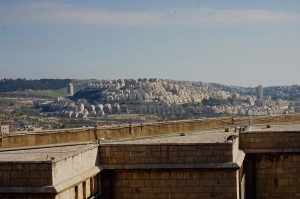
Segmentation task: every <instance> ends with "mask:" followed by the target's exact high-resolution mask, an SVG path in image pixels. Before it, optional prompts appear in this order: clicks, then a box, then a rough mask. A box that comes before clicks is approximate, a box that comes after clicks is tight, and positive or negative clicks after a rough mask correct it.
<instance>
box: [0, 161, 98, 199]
mask: <svg viewBox="0 0 300 199" xmlns="http://www.w3.org/2000/svg"><path fill="white" fill-rule="evenodd" d="M101 170H102V167H100V166H99V167H98V166H95V167H94V168H92V169H90V170H88V171H85V172H83V173H81V174H79V175H77V176H75V177H72V178H69V179H68V180H66V181H64V182H61V183H59V184H57V185H53V186H43V187H0V193H30V194H35V193H37V194H42V193H44V194H46V193H47V194H51V193H52V194H57V193H59V192H62V191H64V190H66V189H68V188H70V187H74V186H75V185H76V184H79V183H81V182H83V181H85V180H86V179H88V178H90V177H93V176H95V175H97V174H98V173H99V172H100V171H101Z"/></svg>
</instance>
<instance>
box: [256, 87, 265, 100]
mask: <svg viewBox="0 0 300 199" xmlns="http://www.w3.org/2000/svg"><path fill="white" fill-rule="evenodd" d="M256 98H257V100H263V99H264V90H263V86H262V85H258V86H257V87H256Z"/></svg>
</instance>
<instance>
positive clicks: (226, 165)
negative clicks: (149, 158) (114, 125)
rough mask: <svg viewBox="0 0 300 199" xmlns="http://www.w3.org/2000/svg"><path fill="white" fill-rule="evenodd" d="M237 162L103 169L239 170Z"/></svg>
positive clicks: (117, 166)
mask: <svg viewBox="0 0 300 199" xmlns="http://www.w3.org/2000/svg"><path fill="white" fill-rule="evenodd" d="M240 165H241V164H238V163H236V162H227V163H207V164H124V165H102V167H103V169H239V168H240Z"/></svg>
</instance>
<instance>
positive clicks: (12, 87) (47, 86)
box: [0, 78, 72, 92]
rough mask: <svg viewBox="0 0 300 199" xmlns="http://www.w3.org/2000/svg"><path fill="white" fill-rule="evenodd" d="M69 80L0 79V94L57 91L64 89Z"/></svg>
mask: <svg viewBox="0 0 300 199" xmlns="http://www.w3.org/2000/svg"><path fill="white" fill-rule="evenodd" d="M71 81H72V80H71V79H39V80H31V79H30V80H26V79H21V78H18V79H2V81H0V92H13V91H24V90H29V89H31V90H58V89H61V88H64V87H66V86H67V85H68V84H69V83H70V82H71Z"/></svg>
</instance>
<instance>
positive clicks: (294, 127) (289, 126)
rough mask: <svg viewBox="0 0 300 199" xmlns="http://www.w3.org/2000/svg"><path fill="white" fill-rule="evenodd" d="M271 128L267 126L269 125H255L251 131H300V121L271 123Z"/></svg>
mask: <svg viewBox="0 0 300 199" xmlns="http://www.w3.org/2000/svg"><path fill="white" fill-rule="evenodd" d="M270 127H271V128H267V125H254V126H252V128H251V130H250V132H254V131H262V132H272V131H299V132H300V123H284V124H270Z"/></svg>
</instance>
